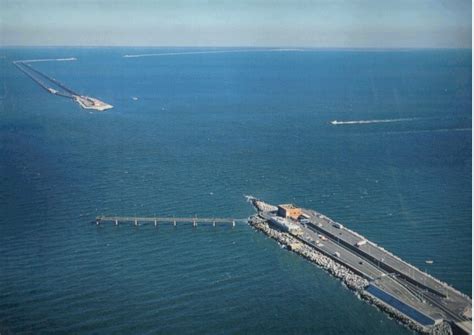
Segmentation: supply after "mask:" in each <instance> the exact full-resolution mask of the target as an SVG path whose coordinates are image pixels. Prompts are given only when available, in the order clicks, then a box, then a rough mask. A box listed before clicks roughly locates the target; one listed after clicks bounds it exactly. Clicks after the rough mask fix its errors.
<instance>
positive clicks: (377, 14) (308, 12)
mask: <svg viewBox="0 0 474 335" xmlns="http://www.w3.org/2000/svg"><path fill="white" fill-rule="evenodd" d="M471 11H472V9H471V2H470V1H467V0H457V1H435V0H426V1H415V2H414V1H408V0H403V1H397V2H392V1H376V0H359V1H345V0H336V1H325V0H319V1H300V2H298V4H295V2H293V1H284V0H280V1H275V2H272V3H271V4H270V3H268V2H265V1H239V2H237V3H234V2H231V1H213V0H210V1H205V2H195V1H189V0H182V1H160V2H154V1H143V2H140V4H136V3H134V2H133V1H129V0H119V1H115V0H105V1H94V0H88V1H83V2H76V1H72V0H67V1H57V0H46V1H43V2H41V3H39V2H36V1H33V0H18V1H9V0H4V1H2V13H0V46H3V47H7V46H13V47H15V46H18V47H21V46H34V47H48V46H58V47H59V46H65V47H69V46H71V47H72V46H78V47H80V46H83V47H113V46H129V47H210V48H213V47H246V48H278V47H280V48H283V47H284V48H318V49H319V48H321V49H331V48H332V49H458V48H462V49H466V48H467V49H470V48H471V21H472V19H471Z"/></svg>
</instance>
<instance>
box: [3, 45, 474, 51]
mask: <svg viewBox="0 0 474 335" xmlns="http://www.w3.org/2000/svg"><path fill="white" fill-rule="evenodd" d="M0 48H84V49H87V48H90V49H92V48H155V49H165V48H167V49H168V48H169V49H171V48H173V49H174V48H176V49H178V48H181V49H183V48H185V49H230V48H247V49H261V50H265V49H275V48H280V49H283V48H284V49H289V50H292V49H293V50H296V49H305V50H348V51H350V50H374V51H378V50H380V51H385V50H387V51H389V50H472V46H469V47H461V46H459V47H423V46H422V47H402V46H400V47H344V46H342V47H334V46H245V45H235V46H180V45H15V44H11V45H0Z"/></svg>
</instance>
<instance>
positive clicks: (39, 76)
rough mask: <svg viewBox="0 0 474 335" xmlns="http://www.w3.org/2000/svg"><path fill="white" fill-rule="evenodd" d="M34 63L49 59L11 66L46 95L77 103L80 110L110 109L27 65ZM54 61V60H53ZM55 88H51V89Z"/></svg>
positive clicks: (110, 106)
mask: <svg viewBox="0 0 474 335" xmlns="http://www.w3.org/2000/svg"><path fill="white" fill-rule="evenodd" d="M57 60H72V59H57ZM34 61H50V59H44V60H41V59H39V60H31V61H14V62H13V64H14V65H15V66H16V67H17V68H18V69H19V70H20V71H21V72H23V73H24V74H26V75H27V76H28V77H30V78H31V79H32V80H33V81H34V82H36V83H37V84H38V85H40V86H41V87H42V88H43V89H45V90H46V91H47V92H48V93H51V94H53V95H57V96H61V97H64V98H68V99H71V100H73V101H75V102H77V103H78V104H79V105H80V106H81V107H82V108H85V109H93V110H97V111H104V110H107V109H110V108H112V107H113V106H112V105H109V104H107V103H105V102H103V101H100V100H99V99H96V98H93V97H89V96H85V95H81V94H79V93H77V92H76V91H74V90H72V89H70V88H69V87H67V86H66V85H64V84H63V83H61V82H60V81H59V80H57V79H55V78H52V77H50V76H48V75H46V74H44V73H43V72H41V71H39V70H36V69H35V68H33V67H32V66H31V65H30V64H29V63H30V62H34ZM53 61H54V59H53ZM52 86H53V87H55V88H53V87H52Z"/></svg>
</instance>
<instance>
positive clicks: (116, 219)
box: [95, 216, 247, 227]
mask: <svg viewBox="0 0 474 335" xmlns="http://www.w3.org/2000/svg"><path fill="white" fill-rule="evenodd" d="M103 222H104V223H105V222H108V223H113V224H115V225H117V226H118V225H119V224H120V223H133V224H134V225H135V226H138V225H139V224H141V223H145V224H151V223H153V224H154V225H155V227H156V226H157V225H158V224H160V223H165V224H173V225H174V226H176V225H177V224H178V223H192V225H193V227H196V226H197V225H198V224H201V223H202V224H212V225H213V226H216V225H217V224H229V225H232V227H235V224H236V223H237V222H247V220H246V219H234V218H200V217H158V216H152V217H143V216H98V217H96V218H95V223H96V225H100V224H101V223H103Z"/></svg>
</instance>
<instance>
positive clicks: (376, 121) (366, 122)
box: [330, 117, 420, 125]
mask: <svg viewBox="0 0 474 335" xmlns="http://www.w3.org/2000/svg"><path fill="white" fill-rule="evenodd" d="M419 119H420V118H416V117H412V118H402V119H384V120H354V121H338V120H334V121H331V122H330V123H331V124H332V125H341V124H368V123H389V122H404V121H416V120H419Z"/></svg>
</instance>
